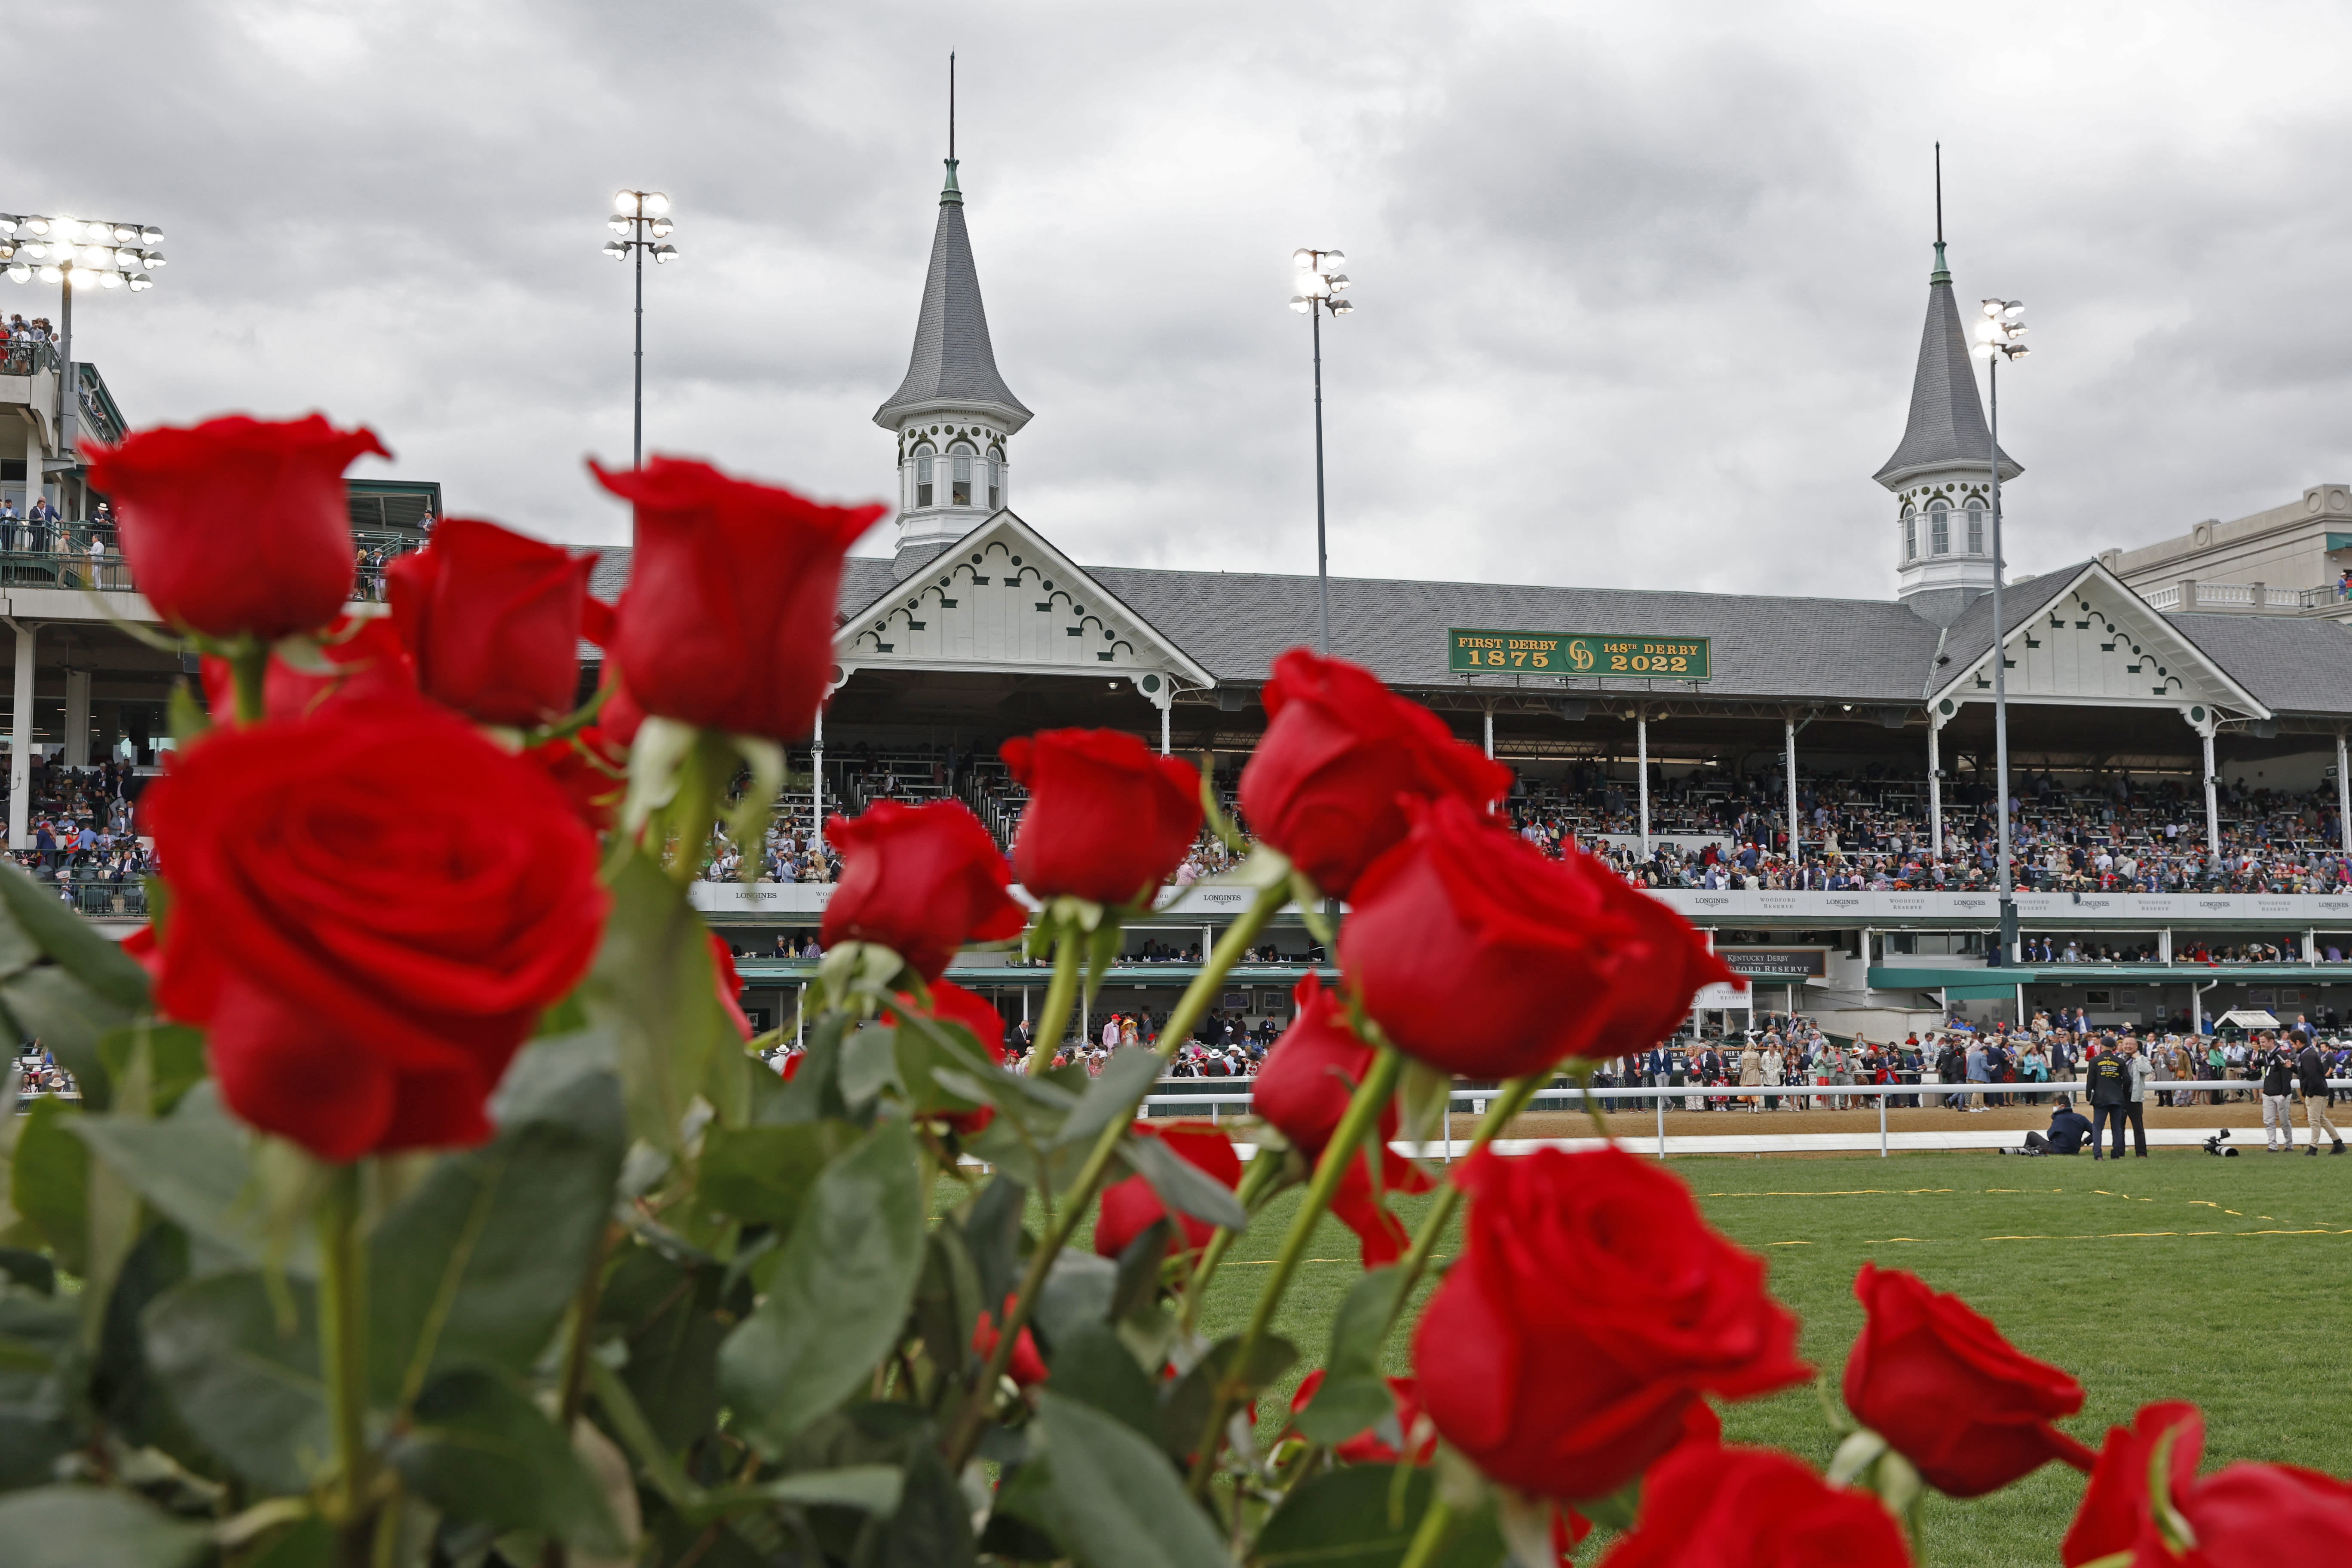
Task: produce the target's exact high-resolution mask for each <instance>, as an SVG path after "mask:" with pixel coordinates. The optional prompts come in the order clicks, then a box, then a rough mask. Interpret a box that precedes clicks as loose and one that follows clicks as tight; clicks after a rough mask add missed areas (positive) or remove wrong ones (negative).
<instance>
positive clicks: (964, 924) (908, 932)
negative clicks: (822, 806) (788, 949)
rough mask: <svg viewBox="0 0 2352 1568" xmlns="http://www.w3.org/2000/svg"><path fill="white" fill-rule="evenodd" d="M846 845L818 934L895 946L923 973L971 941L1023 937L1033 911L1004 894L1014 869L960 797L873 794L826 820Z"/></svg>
mask: <svg viewBox="0 0 2352 1568" xmlns="http://www.w3.org/2000/svg"><path fill="white" fill-rule="evenodd" d="M825 841H826V842H827V843H829V844H831V845H832V846H833V847H835V849H837V850H839V851H840V852H841V881H840V884H839V885H838V886H837V887H836V888H835V889H834V894H833V898H832V900H830V901H829V902H828V903H826V905H825V907H824V929H823V931H822V935H821V940H822V941H823V942H824V945H825V946H827V947H832V946H834V945H835V943H837V942H877V943H879V944H880V945H882V946H884V947H887V948H888V949H890V950H891V951H892V952H896V953H897V954H898V956H899V957H900V958H903V959H905V960H906V961H907V964H908V968H910V969H912V970H914V971H915V973H918V974H920V975H921V976H922V977H923V978H924V979H926V980H936V979H938V978H939V977H940V974H942V973H945V972H946V970H947V966H948V961H949V960H950V959H951V958H953V957H954V956H955V954H956V950H957V949H958V948H960V947H961V946H963V945H964V944H965V943H966V942H1003V941H1004V940H1006V939H1008V938H1011V937H1016V936H1019V935H1020V934H1021V932H1022V930H1023V929H1024V927H1025V926H1027V924H1028V923H1029V914H1028V911H1027V910H1024V909H1023V908H1022V907H1021V906H1020V905H1019V904H1018V903H1016V902H1014V901H1013V896H1012V895H1011V894H1010V893H1008V892H1006V891H1005V889H1006V888H1007V887H1009V886H1010V885H1011V884H1012V881H1013V872H1012V869H1011V868H1009V867H1007V866H1006V865H1005V863H1004V856H1003V852H1002V851H1000V850H999V849H998V848H997V847H996V840H995V839H993V838H992V837H989V833H988V829H987V828H985V827H982V826H981V825H980V818H978V817H976V816H973V815H972V814H971V807H969V806H967V805H964V804H963V803H962V802H961V801H956V800H942V801H935V802H933V803H931V804H930V805H900V804H898V802H897V801H895V800H877V801H876V802H875V803H874V804H873V805H869V806H867V807H866V810H865V811H864V812H862V813H860V814H859V815H858V816H856V817H843V816H836V817H835V818H833V819H832V820H831V821H830V822H828V823H827V824H826V825H825Z"/></svg>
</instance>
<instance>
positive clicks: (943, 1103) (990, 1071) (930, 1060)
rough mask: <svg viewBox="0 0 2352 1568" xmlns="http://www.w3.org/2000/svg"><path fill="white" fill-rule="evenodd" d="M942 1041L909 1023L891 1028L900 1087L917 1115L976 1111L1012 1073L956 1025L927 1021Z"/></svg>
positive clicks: (991, 1100)
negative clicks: (996, 1064)
mask: <svg viewBox="0 0 2352 1568" xmlns="http://www.w3.org/2000/svg"><path fill="white" fill-rule="evenodd" d="M931 1026H932V1027H933V1028H935V1029H937V1030H938V1031H939V1032H940V1035H941V1036H942V1037H944V1038H945V1042H946V1043H945V1044H942V1043H941V1042H940V1040H939V1039H934V1038H933V1037H931V1036H930V1035H929V1034H927V1033H925V1032H924V1031H923V1030H921V1029H919V1028H916V1027H914V1026H910V1025H904V1024H902V1025H900V1026H898V1027H896V1028H893V1029H892V1030H891V1031H890V1035H891V1052H892V1054H893V1055H894V1056H895V1057H896V1058H897V1069H898V1088H899V1091H900V1092H901V1093H903V1094H904V1095H905V1096H906V1097H907V1103H908V1106H909V1107H910V1108H911V1109H912V1110H914V1111H915V1113H916V1114H917V1115H919V1116H936V1115H939V1114H941V1113H943V1112H949V1111H958V1110H978V1109H979V1108H980V1107H981V1106H983V1105H993V1104H995V1103H996V1097H997V1093H998V1089H997V1088H996V1085H997V1082H998V1081H999V1080H1001V1079H1005V1078H1008V1077H1010V1076H1012V1075H1010V1074H1007V1073H1006V1072H1004V1071H1003V1069H1002V1068H996V1067H994V1066H992V1065H991V1064H990V1063H989V1062H988V1059H987V1058H985V1057H983V1056H982V1054H981V1050H980V1042H979V1039H978V1037H975V1036H974V1035H973V1034H972V1032H971V1030H969V1029H967V1028H965V1027H964V1026H962V1025H961V1024H957V1023H948V1022H941V1021H939V1020H936V1019H935V1020H932V1022H931Z"/></svg>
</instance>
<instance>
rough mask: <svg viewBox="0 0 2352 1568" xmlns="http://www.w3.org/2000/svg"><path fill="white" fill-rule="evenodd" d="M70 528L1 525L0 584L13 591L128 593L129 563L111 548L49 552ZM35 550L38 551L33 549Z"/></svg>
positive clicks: (129, 583) (87, 546) (35, 524)
mask: <svg viewBox="0 0 2352 1568" xmlns="http://www.w3.org/2000/svg"><path fill="white" fill-rule="evenodd" d="M60 536H64V537H66V538H68V539H69V538H70V537H71V525H69V524H62V523H50V524H47V525H43V524H38V523H25V522H14V523H0V584H5V585H6V586H9V587H12V588H98V589H102V590H104V591H105V592H107V593H129V592H130V591H131V563H130V562H128V561H126V560H124V559H123V558H122V556H121V553H120V552H117V551H115V550H114V549H113V548H112V547H109V548H107V549H105V550H103V551H94V550H91V549H90V548H89V545H88V544H87V543H85V544H84V545H83V546H82V547H81V548H80V549H79V550H77V549H74V548H72V547H71V546H70V545H68V547H67V548H65V549H62V550H60V549H54V548H50V546H52V545H53V544H54V543H56V542H58V539H59V537H60ZM36 546H38V548H36Z"/></svg>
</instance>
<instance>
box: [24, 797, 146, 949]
mask: <svg viewBox="0 0 2352 1568" xmlns="http://www.w3.org/2000/svg"><path fill="white" fill-rule="evenodd" d="M144 783H145V780H144V778H143V777H142V775H141V774H140V773H138V771H137V770H136V769H135V768H133V767H132V766H131V764H130V763H121V762H112V761H110V762H107V763H101V764H100V765H99V766H96V767H89V768H69V767H66V766H64V765H63V764H61V763H56V762H54V761H44V762H42V763H38V764H37V765H36V766H35V767H34V768H33V770H32V798H31V800H30V801H29V802H28V803H27V805H28V810H27V812H26V826H27V829H28V831H29V832H30V833H31V835H32V840H33V841H32V843H31V845H29V846H28V847H25V848H23V849H19V850H16V851H13V852H12V854H13V858H15V860H16V864H17V865H18V866H19V867H21V868H24V869H25V870H26V871H27V872H29V873H31V874H32V875H33V876H34V877H35V878H36V879H39V880H41V881H44V882H47V883H50V884H52V885H54V886H55V888H56V889H57V893H58V898H60V899H61V900H64V901H65V902H67V903H69V904H72V905H74V906H75V907H76V908H77V909H79V910H81V911H82V912H83V913H85V914H94V915H105V914H131V915H137V914H143V913H145V912H146V907H147V904H146V882H145V879H146V878H147V876H148V875H149V874H150V873H151V872H152V871H153V869H154V859H153V857H152V853H151V852H150V850H149V849H148V848H147V847H146V846H144V845H142V843H141V842H140V839H139V837H138V834H137V832H136V829H135V827H134V826H133V820H132V819H133V814H134V809H135V802H136V801H137V799H138V795H139V791H140V788H141V786H142V784H144Z"/></svg>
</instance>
